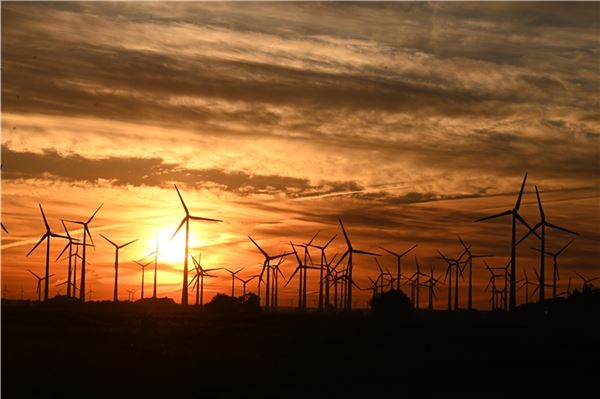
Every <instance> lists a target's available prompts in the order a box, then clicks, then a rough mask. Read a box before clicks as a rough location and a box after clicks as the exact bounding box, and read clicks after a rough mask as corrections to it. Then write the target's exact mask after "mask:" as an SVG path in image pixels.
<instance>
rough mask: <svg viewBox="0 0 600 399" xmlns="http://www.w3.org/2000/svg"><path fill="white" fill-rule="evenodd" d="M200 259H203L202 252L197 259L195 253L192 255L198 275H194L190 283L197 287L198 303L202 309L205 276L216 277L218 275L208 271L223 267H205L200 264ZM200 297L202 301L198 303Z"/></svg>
mask: <svg viewBox="0 0 600 399" xmlns="http://www.w3.org/2000/svg"><path fill="white" fill-rule="evenodd" d="M200 260H201V254H198V260H196V258H194V255H192V261H193V262H194V268H195V269H196V275H195V276H194V277H192V281H190V284H193V285H192V288H195V289H196V305H200V308H201V309H202V308H203V307H204V277H216V276H213V275H212V274H209V273H208V272H210V271H214V270H221V269H222V267H217V268H212V269H204V268H203V267H202V265H201V264H200ZM198 281H199V283H198ZM198 297H200V303H198Z"/></svg>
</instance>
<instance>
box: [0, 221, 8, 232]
mask: <svg viewBox="0 0 600 399" xmlns="http://www.w3.org/2000/svg"><path fill="white" fill-rule="evenodd" d="M0 226H1V227H2V230H4V232H5V233H6V234H8V230H6V227H5V226H4V223H0Z"/></svg>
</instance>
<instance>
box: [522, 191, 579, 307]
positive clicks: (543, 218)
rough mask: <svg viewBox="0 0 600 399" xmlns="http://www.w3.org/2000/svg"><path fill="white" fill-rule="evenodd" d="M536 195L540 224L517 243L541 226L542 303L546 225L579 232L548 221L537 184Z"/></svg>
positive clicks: (541, 295) (571, 232) (542, 297)
mask: <svg viewBox="0 0 600 399" xmlns="http://www.w3.org/2000/svg"><path fill="white" fill-rule="evenodd" d="M535 195H536V196H537V202H538V208H539V211H540V222H539V223H538V224H536V225H535V226H534V227H533V229H531V230H530V231H529V232H527V234H525V235H524V236H523V238H521V239H520V240H519V242H517V245H518V244H519V243H520V242H521V241H523V240H524V239H525V238H527V237H528V236H529V234H531V233H534V234H535V231H536V230H537V229H539V228H541V230H542V233H541V237H540V236H538V235H537V234H536V237H538V238H539V239H540V245H541V249H540V250H539V252H540V281H541V282H542V283H543V284H542V288H541V289H540V293H539V294H540V299H539V301H540V303H541V302H544V297H545V293H544V291H545V287H546V286H547V285H546V284H545V281H546V280H545V272H544V269H545V265H544V263H545V262H544V256H545V255H546V227H550V228H552V229H555V230H561V231H564V232H566V233H569V234H574V235H579V234H578V233H575V232H574V231H571V230H568V229H565V228H564V227H560V226H557V225H555V224H552V223H550V222H548V221H547V220H546V215H545V213H544V207H543V206H542V200H541V199H540V192H539V191H538V188H537V186H535Z"/></svg>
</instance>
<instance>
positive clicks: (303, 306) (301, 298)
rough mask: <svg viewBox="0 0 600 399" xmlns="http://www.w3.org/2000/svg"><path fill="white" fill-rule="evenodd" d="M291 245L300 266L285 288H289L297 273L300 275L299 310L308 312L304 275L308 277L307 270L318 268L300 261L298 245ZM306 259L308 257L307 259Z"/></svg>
mask: <svg viewBox="0 0 600 399" xmlns="http://www.w3.org/2000/svg"><path fill="white" fill-rule="evenodd" d="M290 245H291V246H292V250H293V251H294V255H295V256H296V260H297V261H298V266H296V269H294V272H293V273H292V275H291V276H290V278H289V279H288V281H287V282H286V283H285V286H286V287H287V285H288V284H289V283H290V282H291V281H292V280H293V278H294V276H295V275H296V273H298V272H299V273H298V310H306V300H305V298H306V283H305V281H303V279H302V275H303V274H304V275H306V271H307V269H318V268H317V267H314V266H308V265H307V264H306V260H305V262H302V259H300V256H299V255H298V251H296V244H293V243H292V242H291V241H290ZM305 259H306V257H305Z"/></svg>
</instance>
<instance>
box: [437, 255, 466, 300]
mask: <svg viewBox="0 0 600 399" xmlns="http://www.w3.org/2000/svg"><path fill="white" fill-rule="evenodd" d="M438 253H439V254H440V257H441V258H442V259H443V260H445V261H446V263H448V268H447V269H446V275H445V276H444V282H446V278H448V276H449V277H450V281H449V282H448V310H452V300H451V292H452V267H453V266H454V267H455V270H454V274H455V278H454V280H455V281H454V310H458V275H459V273H460V277H461V278H463V280H464V277H463V274H462V269H461V268H460V260H461V259H462V257H463V256H465V254H466V253H467V251H463V253H462V254H461V255H460V256H459V257H458V258H456V259H451V258H448V257H446V255H444V254H443V253H442V252H441V251H439V250H438Z"/></svg>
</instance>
